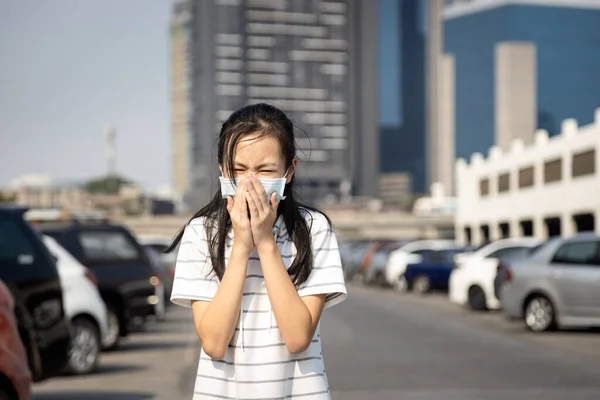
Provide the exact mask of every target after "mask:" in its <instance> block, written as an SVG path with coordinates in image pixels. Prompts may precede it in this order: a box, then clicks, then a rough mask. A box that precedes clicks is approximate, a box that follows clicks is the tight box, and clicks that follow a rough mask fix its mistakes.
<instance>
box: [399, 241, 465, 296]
mask: <svg viewBox="0 0 600 400" xmlns="http://www.w3.org/2000/svg"><path fill="white" fill-rule="evenodd" d="M463 251H464V249H462V248H456V249H446V250H434V251H432V252H430V253H427V254H426V255H423V256H421V257H422V260H421V262H419V263H414V264H408V265H407V266H406V271H405V272H404V274H403V275H402V277H401V278H400V282H399V284H401V285H403V287H404V290H406V291H408V290H412V291H413V292H415V293H417V294H421V295H422V294H426V293H429V292H430V291H432V290H447V289H448V280H449V279H450V273H451V272H452V270H453V269H454V256H455V255H456V254H459V253H462V252H463Z"/></svg>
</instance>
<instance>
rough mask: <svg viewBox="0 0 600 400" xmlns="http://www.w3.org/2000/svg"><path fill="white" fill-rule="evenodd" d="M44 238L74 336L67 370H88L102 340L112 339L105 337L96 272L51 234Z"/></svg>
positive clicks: (92, 367) (97, 357) (103, 309)
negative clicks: (54, 263) (56, 271)
mask: <svg viewBox="0 0 600 400" xmlns="http://www.w3.org/2000/svg"><path fill="white" fill-rule="evenodd" d="M43 240H44V244H45V245H46V247H48V250H50V253H51V254H52V255H53V256H54V257H55V258H56V260H57V262H56V265H57V267H58V272H59V274H60V280H61V283H62V289H63V300H64V306H65V314H66V316H67V318H68V319H69V321H71V327H72V335H71V336H72V339H73V340H72V342H71V351H70V353H69V365H68V368H67V372H69V373H71V374H77V375H82V374H88V373H90V372H93V371H95V370H96V368H97V367H98V364H99V362H100V351H101V350H102V342H103V341H106V343H110V342H111V341H113V340H114V338H110V337H108V334H109V331H108V321H107V315H106V305H105V304H104V301H103V300H102V297H101V296H100V292H99V291H98V286H96V285H97V281H96V275H94V273H93V272H92V270H91V269H89V268H86V267H84V266H83V265H81V263H80V262H79V261H77V260H76V259H75V257H73V256H72V255H71V254H70V253H69V252H68V251H67V250H65V249H64V248H63V247H62V246H61V245H60V244H58V243H57V242H56V240H54V239H53V238H51V237H50V236H46V235H44V237H43ZM113 334H114V333H113Z"/></svg>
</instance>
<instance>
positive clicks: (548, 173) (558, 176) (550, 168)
mask: <svg viewBox="0 0 600 400" xmlns="http://www.w3.org/2000/svg"><path fill="white" fill-rule="evenodd" d="M560 180H562V159H561V158H559V159H557V160H551V161H546V162H545V163H544V183H551V182H558V181H560Z"/></svg>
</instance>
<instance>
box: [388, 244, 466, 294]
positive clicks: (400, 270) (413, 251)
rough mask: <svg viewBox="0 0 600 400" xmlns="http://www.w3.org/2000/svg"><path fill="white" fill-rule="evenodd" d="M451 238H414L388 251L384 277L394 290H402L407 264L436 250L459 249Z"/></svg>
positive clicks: (413, 262)
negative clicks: (412, 240)
mask: <svg viewBox="0 0 600 400" xmlns="http://www.w3.org/2000/svg"><path fill="white" fill-rule="evenodd" d="M460 248H462V246H460V245H459V244H458V243H456V242H455V241H453V240H416V241H414V242H410V243H407V244H405V245H403V246H401V247H399V248H398V249H397V250H394V251H392V252H391V253H390V256H389V258H388V261H387V264H386V267H385V278H386V280H387V283H388V284H389V285H391V286H392V287H393V288H394V290H397V291H401V292H402V291H404V290H405V286H404V281H403V280H404V278H403V276H404V272H406V266H407V265H408V264H417V263H419V262H421V261H422V260H423V257H426V256H427V255H428V254H430V253H431V252H434V251H437V250H452V249H460Z"/></svg>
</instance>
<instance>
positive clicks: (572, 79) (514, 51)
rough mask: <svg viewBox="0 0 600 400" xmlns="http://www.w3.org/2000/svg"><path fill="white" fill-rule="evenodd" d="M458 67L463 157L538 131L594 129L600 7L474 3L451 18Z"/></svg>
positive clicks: (456, 8)
mask: <svg viewBox="0 0 600 400" xmlns="http://www.w3.org/2000/svg"><path fill="white" fill-rule="evenodd" d="M444 21H445V23H444V42H445V51H446V52H449V53H452V55H453V57H454V60H455V67H456V68H455V83H456V85H455V99H456V156H457V157H465V158H468V157H470V155H471V154H472V153H475V152H481V153H484V154H486V153H487V151H488V149H489V148H490V147H491V146H492V145H494V144H498V145H500V146H502V147H506V145H507V143H508V142H509V141H510V139H511V138H513V137H514V136H519V137H522V138H523V139H524V140H525V141H530V140H532V139H533V132H532V131H533V130H534V129H538V128H539V129H545V130H547V131H548V132H549V134H550V135H551V136H552V135H556V134H557V133H559V132H560V129H561V127H560V126H561V122H562V121H563V120H564V119H566V118H575V119H576V120H577V121H578V122H579V123H580V124H581V125H586V124H589V123H591V122H592V116H593V115H594V110H595V109H596V108H597V107H598V106H599V105H600V79H598V71H600V52H599V51H598V49H599V48H600V2H599V1H595V0H510V1H509V0H486V1H483V0H472V1H468V2H461V3H460V4H452V5H450V6H448V7H447V8H446V9H445V10H444Z"/></svg>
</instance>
